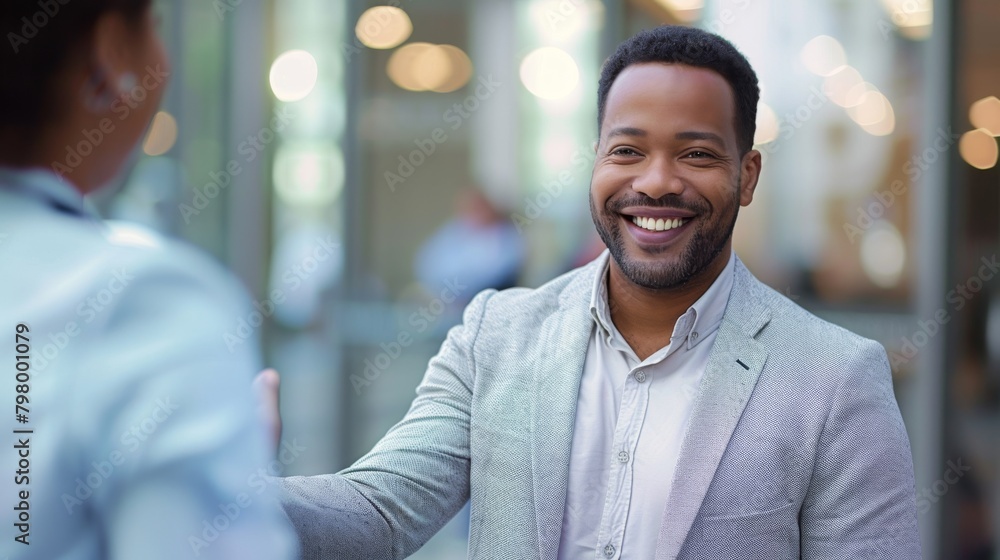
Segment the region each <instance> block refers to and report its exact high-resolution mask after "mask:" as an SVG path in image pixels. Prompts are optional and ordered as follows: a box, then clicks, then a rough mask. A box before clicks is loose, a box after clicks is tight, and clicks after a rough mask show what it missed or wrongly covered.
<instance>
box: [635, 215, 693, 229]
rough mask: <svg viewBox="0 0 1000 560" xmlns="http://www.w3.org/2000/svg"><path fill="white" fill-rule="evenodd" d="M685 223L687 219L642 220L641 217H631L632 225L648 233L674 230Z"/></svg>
mask: <svg viewBox="0 0 1000 560" xmlns="http://www.w3.org/2000/svg"><path fill="white" fill-rule="evenodd" d="M687 222H688V220H687V218H673V219H669V218H668V219H666V220H664V219H663V218H643V217H641V216H632V223H633V224H635V225H637V226H639V227H641V228H642V229H648V230H649V231H664V230H668V229H674V228H675V227H681V226H682V225H684V224H686V223H687Z"/></svg>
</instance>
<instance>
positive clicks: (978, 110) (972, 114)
mask: <svg viewBox="0 0 1000 560" xmlns="http://www.w3.org/2000/svg"><path fill="white" fill-rule="evenodd" d="M969 121H970V122H972V126H974V127H976V128H981V129H983V130H986V131H987V132H989V133H990V134H992V135H993V136H1000V99H997V98H996V97H994V96H992V95H991V96H990V97H984V98H982V99H980V100H979V101H976V102H975V103H973V104H972V106H971V107H969Z"/></svg>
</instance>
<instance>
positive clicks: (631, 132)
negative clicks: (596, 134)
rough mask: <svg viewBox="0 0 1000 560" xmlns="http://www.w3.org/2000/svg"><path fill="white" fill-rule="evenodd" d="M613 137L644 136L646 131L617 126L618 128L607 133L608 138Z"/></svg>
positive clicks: (632, 127)
mask: <svg viewBox="0 0 1000 560" xmlns="http://www.w3.org/2000/svg"><path fill="white" fill-rule="evenodd" d="M615 136H646V131H645V130H643V129H641V128H635V127H634V126H619V127H618V128H612V129H611V131H610V132H608V138H612V137H615Z"/></svg>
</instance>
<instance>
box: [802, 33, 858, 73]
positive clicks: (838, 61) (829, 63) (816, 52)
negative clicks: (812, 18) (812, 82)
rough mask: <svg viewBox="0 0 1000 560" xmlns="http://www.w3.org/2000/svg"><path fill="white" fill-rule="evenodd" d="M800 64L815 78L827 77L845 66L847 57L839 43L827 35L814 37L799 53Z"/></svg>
mask: <svg viewBox="0 0 1000 560" xmlns="http://www.w3.org/2000/svg"><path fill="white" fill-rule="evenodd" d="M799 58H800V59H802V64H804V65H805V67H806V69H807V70H809V71H810V72H812V73H813V74H816V75H817V76H829V75H831V74H833V73H835V72H837V71H838V70H840V69H841V68H843V67H844V66H846V65H847V55H845V54H844V47H843V46H841V44H840V42H839V41H837V40H836V39H834V38H833V37H830V36H829V35H820V36H818V37H814V38H813V39H812V40H811V41H809V42H808V43H806V44H805V45H804V46H803V47H802V51H801V52H800V53H799Z"/></svg>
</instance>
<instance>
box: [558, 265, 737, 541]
mask: <svg viewBox="0 0 1000 560" xmlns="http://www.w3.org/2000/svg"><path fill="white" fill-rule="evenodd" d="M604 259H605V263H604V265H603V272H602V273H601V274H599V275H598V276H597V281H596V282H595V284H594V290H593V296H592V298H591V303H590V311H591V314H592V315H593V317H594V323H595V328H594V330H593V332H592V334H591V337H590V346H589V347H588V349H587V358H586V361H585V363H584V370H583V379H582V381H581V384H580V396H579V403H578V405H577V412H576V424H575V429H574V432H573V447H572V452H571V455H570V464H569V489H568V492H567V495H566V509H565V514H564V516H563V528H562V537H561V539H560V543H559V560H576V559H579V558H597V559H607V558H621V559H626V560H646V559H649V558H653V557H654V556H655V550H656V539H657V536H658V535H659V532H660V525H661V523H662V519H663V515H664V507H665V505H666V503H667V498H668V495H669V493H670V485H671V482H672V480H673V475H674V469H675V467H676V465H677V459H678V454H679V452H680V448H681V440H682V439H683V436H684V432H685V430H686V428H687V423H688V418H689V415H690V412H691V406H692V404H693V402H694V397H695V395H696V393H697V390H698V385H699V383H700V382H701V377H702V373H703V372H704V370H705V366H706V364H707V363H708V357H709V354H710V352H711V350H712V345H713V344H714V342H715V335H716V332H717V331H718V328H719V324H720V323H722V316H723V314H724V312H725V310H726V303H727V302H728V300H729V293H730V291H731V290H732V286H733V270H734V266H735V257H734V256H733V254H730V258H729V263H728V264H727V265H726V267H725V269H723V271H722V273H721V274H720V275H719V277H718V278H717V279H716V280H715V282H714V283H713V284H712V285H711V286H710V287H709V289H708V291H706V292H705V294H703V295H702V297H701V298H699V299H698V301H696V302H695V303H694V305H692V306H691V307H690V308H689V309H688V310H687V312H686V313H684V314H683V315H681V316H680V318H678V319H677V322H676V323H675V324H674V330H673V334H672V335H671V337H670V344H668V345H667V346H665V347H663V348H661V349H660V350H658V351H657V352H655V353H654V354H652V355H651V356H649V357H648V358H646V359H645V360H641V361H640V360H639V358H638V356H636V354H635V352H634V351H633V350H632V348H631V347H629V345H628V343H627V342H626V341H625V339H624V338H623V337H622V335H621V333H619V332H618V329H616V328H615V325H614V323H613V322H612V320H611V313H610V310H609V308H608V295H607V277H608V267H609V263H610V257H609V256H608V254H607V253H606V254H605V256H604ZM667 514H669V512H667Z"/></svg>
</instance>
